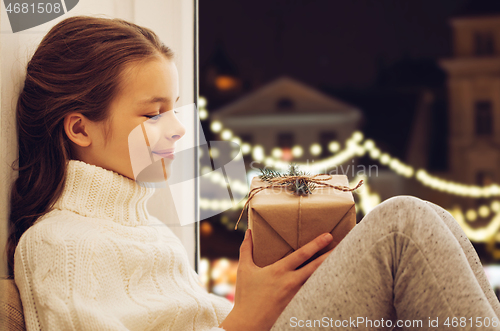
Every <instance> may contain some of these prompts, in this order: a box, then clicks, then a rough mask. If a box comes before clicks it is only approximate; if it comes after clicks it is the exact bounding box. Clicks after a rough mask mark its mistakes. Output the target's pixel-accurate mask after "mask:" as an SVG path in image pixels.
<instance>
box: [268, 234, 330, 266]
mask: <svg viewBox="0 0 500 331" xmlns="http://www.w3.org/2000/svg"><path fill="white" fill-rule="evenodd" d="M332 239H333V237H332V235H331V234H330V233H326V234H322V235H320V236H318V237H316V238H315V239H314V240H313V241H311V242H309V243H307V244H305V245H304V246H302V247H301V248H299V249H298V250H296V251H295V252H293V253H291V254H290V255H288V256H286V257H285V258H283V259H281V260H279V261H277V262H276V263H279V264H282V265H283V266H284V268H285V270H295V269H296V268H297V267H298V266H300V265H301V264H302V263H304V262H305V261H307V260H308V259H309V258H310V257H311V256H313V255H314V254H315V253H316V252H317V251H319V250H321V249H322V248H324V247H325V246H327V245H328V244H329V243H330V242H331V241H332ZM325 254H326V253H325ZM323 255H324V254H323ZM301 269H302V268H301Z"/></svg>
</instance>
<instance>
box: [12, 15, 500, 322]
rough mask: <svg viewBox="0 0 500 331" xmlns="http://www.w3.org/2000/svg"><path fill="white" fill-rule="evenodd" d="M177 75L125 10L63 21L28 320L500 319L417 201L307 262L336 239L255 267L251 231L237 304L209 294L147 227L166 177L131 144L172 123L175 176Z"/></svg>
mask: <svg viewBox="0 0 500 331" xmlns="http://www.w3.org/2000/svg"><path fill="white" fill-rule="evenodd" d="M178 79H179V78H178V73H177V69H176V66H175V63H174V55H173V53H172V51H171V50H170V49H169V48H168V47H166V46H165V45H164V44H163V43H161V41H160V40H158V38H157V37H156V35H155V34H154V33H153V32H152V31H150V30H148V29H146V28H143V27H140V26H137V25H135V24H132V23H128V22H126V21H123V20H120V19H103V18H93V17H86V16H79V17H71V18H68V19H66V20H63V21H61V22H60V23H58V24H57V25H55V26H54V27H53V28H52V29H51V30H50V31H49V33H48V34H47V35H46V36H45V37H44V39H43V40H42V42H41V43H40V45H39V47H38V49H37V50H36V52H35V54H34V55H33V58H32V59H31V60H30V61H29V63H28V66H27V72H26V80H25V84H24V88H23V89H22V91H21V94H20V96H19V100H18V103H17V125H18V135H19V136H18V139H19V167H18V170H19V177H18V178H17V180H16V181H15V183H14V185H13V188H12V195H11V214H10V230H11V234H10V237H9V243H8V261H9V270H10V273H11V275H12V276H13V277H14V279H15V282H16V284H17V286H18V288H19V291H20V295H21V300H22V303H23V309H24V314H25V321H26V327H27V329H28V330H180V331H184V330H222V329H225V330H228V331H230V330H237V331H242V330H289V329H296V328H298V329H301V328H306V329H308V330H311V329H320V328H329V329H337V330H345V329H350V328H355V327H357V328H360V329H388V330H390V329H392V328H394V327H396V328H402V327H406V328H409V329H411V328H414V329H418V328H420V329H447V327H446V325H444V324H443V323H446V321H447V320H449V323H450V325H451V323H452V319H455V320H458V322H459V324H458V326H457V328H458V329H463V330H469V329H484V330H494V329H498V316H499V315H500V304H499V303H498V300H497V299H496V297H495V295H494V293H493V291H492V289H491V287H490V285H489V284H488V282H487V280H486V277H485V274H484V272H483V270H482V266H481V264H480V262H479V259H478V257H477V255H476V253H475V251H474V249H473V247H472V245H471V243H470V242H469V241H468V239H467V238H466V236H465V234H464V233H463V231H462V230H461V229H460V227H459V226H458V224H457V223H456V222H455V220H454V219H453V218H452V217H451V216H450V214H449V213H447V212H446V211H444V210H443V209H442V208H440V207H438V206H436V205H434V204H432V203H429V202H425V201H422V200H420V199H417V198H414V197H410V196H400V197H395V198H392V199H389V200H386V201H385V202H383V203H381V204H380V205H379V206H377V207H376V208H375V209H374V210H372V211H371V212H370V213H369V214H368V215H366V216H365V218H364V219H363V220H362V222H361V223H359V224H358V225H357V226H356V227H354V229H353V230H351V232H350V233H349V234H348V235H347V236H346V237H345V238H344V240H343V241H342V242H341V243H340V244H339V245H338V246H337V247H336V248H335V249H334V250H333V251H330V252H328V253H326V254H323V255H322V256H320V257H318V258H317V259H315V260H313V261H312V262H310V263H308V264H307V265H305V266H304V267H302V268H300V269H297V267H298V266H300V265H301V264H302V263H303V262H304V261H307V260H308V259H309V258H310V257H312V256H313V255H314V254H315V253H316V252H318V251H319V250H321V249H322V248H323V247H325V246H326V245H328V243H329V242H330V240H331V239H332V238H331V235H328V234H327V235H326V236H320V237H318V238H316V239H315V240H314V241H312V242H310V243H309V244H307V245H305V246H303V247H302V248H301V249H299V250H297V251H296V252H294V253H293V254H290V255H289V256H287V257H286V258H284V259H282V260H280V261H278V262H276V263H274V264H272V265H270V266H267V267H265V268H259V267H257V266H256V265H255V264H254V263H253V258H252V238H251V233H250V232H249V231H247V233H246V238H245V240H244V241H243V243H242V245H241V248H240V261H239V266H238V274H237V285H236V296H235V304H234V306H233V305H232V304H231V303H230V302H229V301H228V300H226V299H224V298H221V297H218V296H216V295H214V294H210V293H207V291H206V290H205V289H204V288H203V287H201V286H200V284H199V283H198V277H197V274H196V273H195V271H194V270H193V269H192V268H191V267H190V265H189V262H188V258H187V253H186V251H185V249H184V247H183V246H182V244H181V242H180V240H179V239H178V238H177V237H176V236H175V234H174V233H173V232H172V231H171V230H170V229H169V228H168V227H166V226H162V227H159V226H151V225H159V224H161V222H160V221H159V220H158V219H156V218H154V217H152V216H151V215H150V214H149V213H148V211H147V209H146V202H147V199H148V198H149V197H150V196H151V195H152V194H153V193H154V188H152V187H150V186H148V185H139V184H138V182H137V181H135V179H136V178H135V177H134V171H133V170H134V169H133V168H132V162H131V157H132V155H131V154H130V152H129V143H128V137H129V134H130V132H131V131H132V130H133V129H134V128H137V127H138V126H142V125H146V124H148V123H150V121H152V122H155V121H161V122H162V126H160V127H161V130H157V129H151V130H153V132H155V135H153V137H154V138H153V139H152V141H150V145H151V148H152V150H153V152H156V153H157V155H160V156H162V157H163V159H164V162H165V163H164V168H165V169H166V176H167V177H169V176H170V175H171V174H170V170H169V169H170V164H171V162H172V158H169V157H168V155H169V154H171V153H173V149H174V148H175V144H176V142H177V141H178V140H179V139H181V138H182V136H183V135H184V134H185V128H184V127H183V126H182V124H181V123H180V122H179V121H178V119H177V118H176V116H175V113H173V111H172V110H173V108H174V105H175V102H176V101H177V99H178V93H179V89H178ZM160 117H161V119H160ZM155 130H156V131H155ZM353 321H355V322H356V323H357V324H353ZM363 323H365V324H363ZM368 323H372V324H368ZM381 323H384V324H381ZM389 323H391V325H389ZM419 323H420V324H419ZM436 323H437V325H436ZM478 323H481V325H479V324H478ZM495 323H496V324H495ZM486 325H487V326H486Z"/></svg>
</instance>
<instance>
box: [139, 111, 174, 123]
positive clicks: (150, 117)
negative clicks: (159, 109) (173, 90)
mask: <svg viewBox="0 0 500 331" xmlns="http://www.w3.org/2000/svg"><path fill="white" fill-rule="evenodd" d="M174 113H175V114H178V113H179V112H178V111H175V110H174ZM160 115H161V114H156V115H144V116H145V117H147V118H149V119H152V120H153V121H157V120H158V119H159V118H160Z"/></svg>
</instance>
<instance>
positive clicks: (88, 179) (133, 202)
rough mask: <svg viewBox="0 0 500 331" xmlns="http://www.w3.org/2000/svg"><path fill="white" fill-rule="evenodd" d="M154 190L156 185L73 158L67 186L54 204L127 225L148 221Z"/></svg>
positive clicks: (68, 166)
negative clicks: (148, 184)
mask: <svg viewBox="0 0 500 331" xmlns="http://www.w3.org/2000/svg"><path fill="white" fill-rule="evenodd" d="M154 192H155V188H154V187H153V185H151V186H150V187H143V186H141V185H139V184H137V183H136V182H135V181H134V180H132V179H130V178H128V177H125V176H123V175H120V174H118V173H116V172H114V171H111V170H107V169H104V168H101V167H99V166H95V165H91V164H88V163H85V162H82V161H78V160H70V161H69V162H68V165H67V170H66V183H65V186H64V190H63V193H62V195H61V197H60V198H59V200H57V202H56V203H55V204H54V208H56V209H61V210H70V211H73V212H75V213H77V214H79V215H82V216H88V217H92V218H101V219H107V220H112V221H115V222H117V223H119V224H122V225H126V226H138V225H147V224H149V220H150V215H149V213H148V211H147V209H146V203H147V201H148V199H149V198H150V197H151V196H152V195H153V193H154Z"/></svg>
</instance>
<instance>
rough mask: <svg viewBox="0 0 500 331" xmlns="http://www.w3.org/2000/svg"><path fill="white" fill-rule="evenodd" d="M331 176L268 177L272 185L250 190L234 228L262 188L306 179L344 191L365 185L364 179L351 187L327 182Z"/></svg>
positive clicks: (305, 180)
mask: <svg viewBox="0 0 500 331" xmlns="http://www.w3.org/2000/svg"><path fill="white" fill-rule="evenodd" d="M318 176H328V177H327V178H316V177H318ZM331 178H332V176H331V175H327V174H316V175H312V176H310V175H300V176H284V177H275V178H270V179H268V180H267V181H269V182H271V185H268V186H261V187H254V188H253V189H252V190H251V191H250V193H249V194H248V200H247V202H245V205H244V206H243V210H242V211H241V214H240V217H239V218H238V221H237V222H236V225H235V226H234V229H235V230H236V229H237V228H238V223H239V222H240V219H241V216H242V215H243V212H244V211H245V209H246V208H247V205H248V203H249V202H250V200H252V198H253V197H254V196H255V194H257V193H259V192H260V191H262V190H265V189H268V188H273V187H275V186H283V185H285V184H289V183H292V182H294V181H299V180H301V181H304V182H305V183H308V182H311V183H315V184H318V185H320V186H327V187H333V188H334V189H336V190H339V191H344V192H351V191H354V190H356V189H357V188H358V187H360V186H361V185H363V180H362V179H361V180H360V181H359V182H358V184H357V185H356V187H354V188H349V187H348V186H344V185H332V184H328V183H325V181H327V180H329V179H331Z"/></svg>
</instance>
